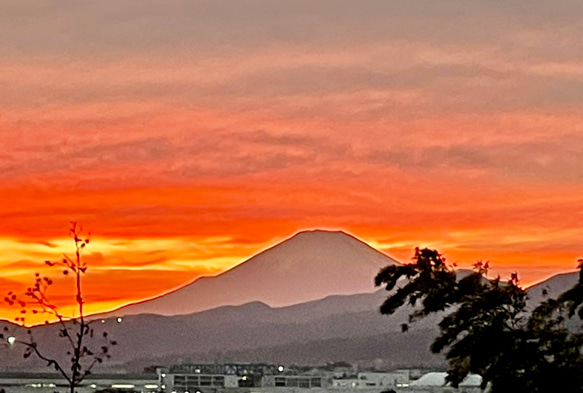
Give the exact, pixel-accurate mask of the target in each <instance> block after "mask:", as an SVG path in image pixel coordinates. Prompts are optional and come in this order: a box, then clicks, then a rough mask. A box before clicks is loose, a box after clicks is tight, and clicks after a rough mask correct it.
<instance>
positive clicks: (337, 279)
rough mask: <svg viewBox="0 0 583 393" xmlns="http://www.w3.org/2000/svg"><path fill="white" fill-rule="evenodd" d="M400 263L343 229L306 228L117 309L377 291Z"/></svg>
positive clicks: (173, 309) (276, 302)
mask: <svg viewBox="0 0 583 393" xmlns="http://www.w3.org/2000/svg"><path fill="white" fill-rule="evenodd" d="M396 263H398V262H396V261H395V260H393V259H391V258H390V257H388V256H387V255H385V254H383V253H382V252H380V251H378V250H376V249H374V248H372V247H371V246H369V245H368V244H366V243H365V242H363V241H362V240H359V239H357V238H356V237H354V236H352V235H349V234H347V233H345V232H343V231H330V230H322V229H314V230H306V231H301V232H298V233H296V234H294V235H293V236H291V237H290V238H288V239H286V240H284V241H282V242H280V243H278V244H276V245H274V246H272V247H270V248H268V249H266V250H263V251H261V252H260V253H258V254H256V255H255V256H253V257H252V258H250V259H248V260H246V261H245V262H243V263H241V264H239V265H237V266H235V267H234V268H232V269H230V270H228V271H226V272H224V273H222V274H220V275H218V276H215V277H206V278H204V279H203V280H201V279H199V280H196V281H194V282H193V283H191V284H188V285H186V286H184V287H182V288H180V289H178V290H176V291H174V292H171V293H169V294H166V295H163V296H160V297H158V298H156V299H152V300H149V301H145V302H142V303H138V304H134V305H130V306H127V307H124V308H122V309H121V310H118V311H117V312H114V313H115V315H124V314H125V315H127V314H140V313H152V314H163V315H175V314H188V313H193V312H197V311H203V310H207V309H211V308H215V307H219V306H224V305H240V304H243V303H249V302H254V301H261V302H264V303H266V304H267V305H269V306H271V307H282V306H289V305H293V304H298V303H303V302H307V301H312V300H317V299H321V298H324V297H327V296H330V295H348V294H355V293H364V292H373V291H374V290H375V287H374V277H375V275H376V274H377V273H378V272H379V270H380V269H381V268H383V267H385V266H387V265H391V264H396Z"/></svg>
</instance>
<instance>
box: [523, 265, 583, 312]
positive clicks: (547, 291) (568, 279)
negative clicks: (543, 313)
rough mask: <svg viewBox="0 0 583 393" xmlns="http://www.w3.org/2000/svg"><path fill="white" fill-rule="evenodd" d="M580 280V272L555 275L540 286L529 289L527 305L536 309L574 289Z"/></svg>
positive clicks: (539, 284) (536, 285)
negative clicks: (542, 303)
mask: <svg viewBox="0 0 583 393" xmlns="http://www.w3.org/2000/svg"><path fill="white" fill-rule="evenodd" d="M578 280H579V272H572V273H562V274H557V275H554V276H552V277H550V278H548V279H546V280H544V281H542V282H540V283H538V284H535V285H532V286H531V287H529V288H527V290H526V292H527V293H528V300H527V304H528V305H529V307H530V308H533V307H535V306H536V305H538V304H540V303H541V302H542V301H544V300H546V299H548V298H557V297H558V296H559V295H560V294H561V293H563V292H565V291H566V290H568V289H570V288H572V287H573V286H574V285H575V284H577V281H578Z"/></svg>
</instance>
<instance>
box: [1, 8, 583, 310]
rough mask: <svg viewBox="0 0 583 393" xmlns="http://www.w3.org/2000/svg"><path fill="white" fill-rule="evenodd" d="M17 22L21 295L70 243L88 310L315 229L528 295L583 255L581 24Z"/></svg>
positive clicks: (15, 18) (504, 13) (6, 175)
mask: <svg viewBox="0 0 583 393" xmlns="http://www.w3.org/2000/svg"><path fill="white" fill-rule="evenodd" d="M4 3H6V4H4ZM0 6H2V9H3V10H5V12H4V11H3V12H2V14H1V15H0V35H1V36H2V37H5V39H3V40H2V41H1V42H0V53H2V61H1V62H0V86H1V88H2V95H0V108H1V110H0V142H1V143H0V146H2V147H3V149H2V150H1V151H0V204H1V205H2V210H1V211H0V250H1V251H2V252H1V253H0V292H2V293H5V292H7V291H9V290H12V289H15V288H16V289H18V288H23V287H24V286H25V285H27V284H28V283H29V282H32V279H33V273H34V272H35V271H38V270H39V269H44V268H43V266H42V261H44V260H45V259H49V258H53V257H58V255H59V252H61V251H63V250H70V249H71V247H70V246H71V243H70V241H68V240H67V239H66V234H67V229H68V225H69V224H68V223H69V221H70V220H77V221H79V222H81V223H82V224H83V226H84V227H85V228H87V229H88V230H90V231H91V232H92V233H93V239H94V242H92V243H91V245H90V248H89V249H88V254H87V260H88V262H89V264H90V270H89V274H88V276H87V280H86V288H87V299H88V301H89V302H90V304H91V306H90V311H98V310H103V309H109V308H112V307H115V306H117V305H121V304H124V303H127V302H130V301H134V300H139V299H143V298H145V297H150V296H154V295H156V294H159V293H161V292H164V291H167V290H169V289H172V288H175V287H177V286H179V285H182V284H184V283H186V282H189V281H191V280H192V279H194V278H195V277H197V275H199V274H213V273H217V272H219V271H221V270H222V269H225V268H228V267H230V266H233V265H234V264H236V263H239V262H241V261H243V260H245V259H247V258H248V257H250V256H251V255H253V254H254V253H256V252H257V251H260V250H262V249H264V248H266V247H268V246H270V245H272V244H274V243H276V242H278V241H280V240H282V239H284V238H287V237H289V236H290V235H292V234H293V233H294V232H296V231H298V230H301V229H305V228H330V229H343V230H345V231H347V232H350V233H352V234H354V235H355V236H357V237H359V238H361V239H363V240H365V241H367V242H369V243H370V244H371V245H373V246H375V247H378V248H380V249H382V250H384V251H385V252H387V253H388V254H390V255H391V256H393V257H395V258H397V259H400V260H403V261H408V260H409V259H410V258H411V256H412V254H413V249H414V248H415V247H416V246H429V247H434V248H437V249H439V250H440V251H442V252H443V253H444V254H445V255H446V256H447V258H448V259H449V260H450V261H452V262H454V261H455V262H458V264H459V265H461V266H469V265H471V264H473V263H474V262H475V261H476V260H479V259H482V260H490V262H491V265H492V266H493V267H494V272H495V273H500V274H503V275H506V274H508V273H509V272H511V271H515V270H516V271H518V272H519V273H520V276H521V277H522V279H523V282H524V283H525V284H529V283H532V282H535V281H537V280H540V279H543V278H545V277H548V276H549V275H552V274H554V273H557V272H562V271H567V270H571V269H573V268H575V265H576V260H577V258H579V257H582V256H583V250H582V247H581V239H582V238H583V237H582V235H583V229H582V228H581V222H582V216H583V182H582V180H583V154H582V153H583V44H582V41H581V39H580V37H581V36H582V35H583V19H582V17H581V15H583V12H581V11H583V9H581V8H582V5H581V2H580V1H571V0H559V1H550V0H545V1H539V2H537V4H532V3H531V2H520V1H519V2H512V4H497V3H495V2H479V3H475V2H467V1H462V0H457V1H453V0H446V1H443V2H433V1H430V0H412V1H408V2H386V1H380V0H379V1H363V2H361V1H359V2H354V1H346V0H334V1H332V0H323V1H321V2H313V1H307V0H306V1H304V0H299V1H276V2H274V1H269V0H253V1H248V2H240V1H235V0H226V1H221V2H211V1H208V2H191V1H186V0H177V1H173V2H165V1H162V0H159V1H158V0H156V1H155V0H148V1H144V2H141V3H140V9H136V8H135V6H134V4H133V3H131V2H126V1H101V2H95V3H92V4H89V3H83V4H82V3H79V2H76V1H62V2H58V3H55V4H51V3H46V2H40V1H32V0H22V1H19V2H17V3H14V2H9V1H5V0H0ZM57 284H59V285H56V286H55V288H53V289H52V291H54V292H53V293H54V296H56V299H57V300H58V301H59V302H61V301H65V302H66V300H62V299H61V296H62V295H63V294H64V293H66V292H67V285H69V284H67V282H62V283H61V282H60V281H59V282H58V283H57ZM63 288H64V289H63ZM66 307H68V306H66ZM65 309H66V308H65ZM16 314H17V313H16V312H15V311H11V310H8V309H6V307H4V305H0V316H1V317H5V318H12V317H13V316H14V315H16Z"/></svg>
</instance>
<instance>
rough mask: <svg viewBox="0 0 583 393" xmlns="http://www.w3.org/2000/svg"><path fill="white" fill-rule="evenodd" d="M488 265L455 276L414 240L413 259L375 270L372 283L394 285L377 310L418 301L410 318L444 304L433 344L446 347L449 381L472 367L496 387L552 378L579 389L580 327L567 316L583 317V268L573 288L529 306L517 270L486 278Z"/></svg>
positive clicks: (582, 387)
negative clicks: (502, 276) (503, 278)
mask: <svg viewBox="0 0 583 393" xmlns="http://www.w3.org/2000/svg"><path fill="white" fill-rule="evenodd" d="M579 268H580V269H582V266H581V264H580V265H579ZM488 269H489V266H488V263H487V262H486V263H483V262H478V263H476V264H475V266H474V271H473V272H472V273H470V274H468V275H466V276H465V277H461V278H460V277H459V276H458V274H456V271H455V269H454V267H453V266H449V265H448V264H447V263H446V260H445V258H444V257H443V256H442V255H441V254H440V253H439V252H437V251H436V250H430V249H418V248H417V249H416V250H415V257H414V258H413V263H410V264H406V265H396V266H387V267H385V268H384V269H382V270H381V271H380V273H379V274H378V275H377V276H376V278H375V284H376V285H377V286H379V285H385V287H386V289H387V290H388V291H392V292H391V294H390V295H389V296H388V297H387V299H386V300H385V302H384V303H383V304H382V306H381V308H380V311H381V313H383V314H392V313H394V312H395V311H396V310H397V309H398V308H399V307H402V306H403V305H405V304H408V305H411V306H415V308H414V311H413V312H412V313H411V314H410V316H409V321H408V322H409V323H410V322H414V321H415V320H417V319H419V318H423V317H426V316H428V315H429V314H433V313H436V312H446V315H445V316H444V317H443V319H442V320H441V322H440V323H439V335H438V336H437V338H436V339H435V340H434V342H433V344H432V346H431V350H432V352H434V353H440V352H445V355H446V358H447V361H448V365H449V368H448V376H447V381H448V382H450V383H451V384H452V385H453V386H454V387H457V386H458V384H459V383H460V382H461V381H463V379H464V378H465V377H466V376H467V375H468V374H469V373H475V374H480V375H481V376H482V377H483V380H482V381H483V382H482V389H484V388H486V386H487V384H489V383H490V384H491V386H492V392H493V393H501V392H524V391H528V392H535V393H536V392H550V391H554V390H556V388H557V386H561V388H562V391H568V392H583V373H582V372H581V370H582V369H583V356H582V352H581V351H582V349H583V334H581V332H580V330H579V329H577V328H575V329H574V328H573V325H574V324H577V325H578V323H577V321H574V320H572V319H571V317H573V316H574V315H575V314H577V315H578V316H579V317H580V318H581V317H583V311H582V307H581V306H582V304H583V296H582V295H583V270H582V271H581V274H580V280H579V282H578V283H577V284H576V285H575V286H574V287H573V288H572V289H570V290H568V291H567V292H565V293H564V294H562V295H560V296H559V297H558V298H557V299H547V300H546V301H544V302H543V303H542V304H540V305H539V306H537V307H536V308H535V309H534V310H529V309H528V307H527V304H526V299H527V294H526V291H525V290H524V289H522V288H521V287H520V285H519V280H518V276H517V274H515V273H514V274H512V275H511V277H510V280H509V281H507V282H503V281H501V280H500V278H499V277H497V278H495V279H488V278H487V277H486V275H487V273H488ZM401 278H405V279H406V281H405V282H403V280H400V279H401ZM401 283H403V284H402V285H401ZM398 284H399V285H398ZM569 326H571V328H569ZM407 328H408V323H405V324H403V331H406V330H407Z"/></svg>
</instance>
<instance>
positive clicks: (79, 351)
mask: <svg viewBox="0 0 583 393" xmlns="http://www.w3.org/2000/svg"><path fill="white" fill-rule="evenodd" d="M69 235H70V237H71V238H72V240H73V241H74V243H75V253H74V255H73V256H69V255H67V254H63V258H62V259H61V260H59V261H45V264H46V265H48V266H51V267H60V268H62V269H63V270H62V274H63V275H65V276H69V277H72V279H73V280H74V281H75V293H74V299H75V304H76V312H77V315H72V316H66V315H63V314H62V313H61V312H60V311H59V308H58V307H57V306H56V305H55V303H54V302H52V301H51V300H50V298H49V296H48V293H47V292H48V289H49V287H50V286H51V285H52V284H53V280H52V279H51V278H49V277H45V276H41V275H40V274H39V273H35V281H34V284H33V285H32V286H31V287H29V288H28V289H27V290H26V292H25V293H24V296H19V295H17V294H15V293H13V292H8V294H7V296H6V297H5V298H4V301H5V302H7V303H8V304H9V305H11V306H17V307H20V316H19V317H17V318H15V321H16V322H17V323H19V324H21V325H22V326H23V327H25V326H26V315H27V314H28V313H32V314H39V313H44V314H47V315H48V316H49V317H50V318H51V319H56V321H57V322H56V323H58V324H59V337H60V338H62V339H63V340H65V341H66V342H67V344H68V345H67V347H68V349H67V352H66V355H67V357H68V362H62V361H59V360H58V359H57V357H56V356H54V355H49V354H47V353H45V352H44V351H43V349H42V348H41V346H40V345H39V343H38V342H37V341H36V340H35V338H34V335H33V332H32V330H31V329H27V331H26V337H24V338H22V339H18V338H15V337H12V336H11V337H8V338H7V339H8V340H9V342H10V343H11V344H20V345H24V346H25V350H24V354H23V356H24V358H29V357H31V356H36V357H37V358H39V359H41V360H43V361H45V362H46V364H47V367H50V368H53V369H54V370H56V371H57V372H59V373H60V374H61V376H62V377H63V378H64V379H65V380H66V381H67V384H68V385H69V389H70V393H75V389H76V387H78V386H79V385H80V383H81V382H82V381H83V379H85V378H86V377H87V376H88V375H89V374H91V370H92V369H93V368H94V366H95V365H96V364H99V363H102V362H103V361H104V360H105V359H108V358H110V347H111V346H114V345H116V342H115V341H113V340H111V339H110V338H109V335H108V333H107V332H105V331H103V332H100V334H96V332H95V330H94V328H93V326H92V325H93V323H94V322H96V321H88V320H86V316H85V313H84V305H85V300H84V298H83V288H82V285H81V284H82V278H83V276H84V275H85V273H86V272H87V264H86V263H85V261H84V260H83V251H84V250H85V248H86V247H87V246H88V245H89V241H90V239H89V236H87V237H82V228H81V227H80V226H78V225H77V223H76V222H72V223H71V228H70V229H69ZM45 324H49V322H48V320H47V321H45ZM4 330H5V333H6V332H7V331H8V329H7V328H5V329H4ZM4 336H5V335H4V334H2V335H0V338H5V337H4ZM97 341H98V342H97ZM91 344H92V345H91ZM67 365H68V366H67Z"/></svg>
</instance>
